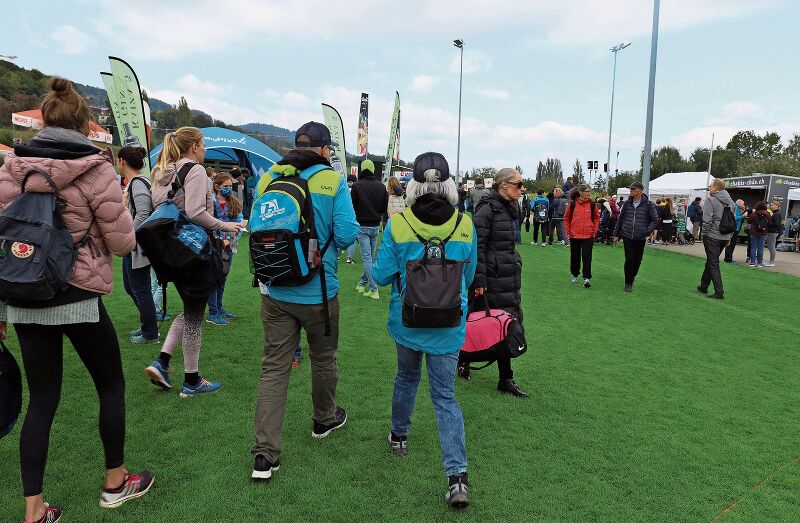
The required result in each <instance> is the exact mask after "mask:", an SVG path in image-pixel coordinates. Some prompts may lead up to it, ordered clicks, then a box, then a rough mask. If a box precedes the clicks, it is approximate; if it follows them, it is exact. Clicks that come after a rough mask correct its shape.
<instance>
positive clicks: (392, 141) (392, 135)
mask: <svg viewBox="0 0 800 523" xmlns="http://www.w3.org/2000/svg"><path fill="white" fill-rule="evenodd" d="M398 125H400V93H398V92H397V91H395V93H394V112H393V113H392V126H391V127H390V128H389V148H388V149H387V151H386V165H385V166H384V171H383V183H388V182H389V177H390V176H391V175H392V163H393V160H394V150H395V147H396V146H397V130H398V129H397V127H398Z"/></svg>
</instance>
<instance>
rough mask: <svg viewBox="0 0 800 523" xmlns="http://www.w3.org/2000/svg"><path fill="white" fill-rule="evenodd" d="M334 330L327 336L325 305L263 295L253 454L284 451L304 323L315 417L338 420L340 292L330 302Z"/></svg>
mask: <svg viewBox="0 0 800 523" xmlns="http://www.w3.org/2000/svg"><path fill="white" fill-rule="evenodd" d="M328 306H329V308H330V316H331V334H330V336H325V316H324V313H323V309H322V305H301V304H297V303H288V302H285V301H278V300H275V299H272V298H270V297H269V296H262V297H261V322H262V323H263V324H264V354H263V356H262V358H261V381H260V382H259V385H258V398H257V400H256V431H255V432H256V442H255V444H254V445H253V447H252V449H251V452H252V454H253V455H254V456H255V455H258V454H261V455H262V456H264V457H265V458H267V460H268V461H270V462H272V463H274V462H275V461H276V460H277V459H278V456H280V453H281V429H282V428H283V418H284V414H285V412H286V395H287V392H288V390H289V376H290V374H291V372H292V358H293V357H294V350H295V347H297V344H298V342H299V341H300V329H301V328H302V329H304V330H305V331H306V338H307V339H308V348H309V356H310V358H311V401H312V403H313V405H314V409H313V413H312V416H311V419H312V420H313V421H316V422H319V423H322V424H324V425H327V424H330V423H333V420H334V416H335V414H336V385H337V384H338V383H339V368H338V366H337V365H336V349H337V347H338V344H339V298H338V297H336V298H333V299H332V300H331V301H330V302H328Z"/></svg>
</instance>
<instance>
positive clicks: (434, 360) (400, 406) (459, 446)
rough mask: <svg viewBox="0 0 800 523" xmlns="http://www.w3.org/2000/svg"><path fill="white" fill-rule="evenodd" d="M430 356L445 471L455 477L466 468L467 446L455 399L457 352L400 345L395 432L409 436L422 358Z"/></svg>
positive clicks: (435, 409)
mask: <svg viewBox="0 0 800 523" xmlns="http://www.w3.org/2000/svg"><path fill="white" fill-rule="evenodd" d="M423 356H426V357H427V361H428V363H427V367H428V384H429V386H430V393H431V401H432V402H433V410H434V412H435V413H436V421H437V423H438V424H439V444H440V445H441V447H442V463H443V464H444V471H445V474H446V475H448V476H453V475H456V474H461V473H462V472H466V471H467V448H466V443H465V441H464V418H463V417H462V416H461V407H459V406H458V401H456V389H455V383H456V368H457V367H458V353H457V352H454V353H452V354H440V355H436V354H425V353H422V352H419V351H416V350H413V349H409V348H408V347H405V346H403V345H400V344H399V343H398V344H397V377H396V378H395V379H394V396H393V398H392V432H393V433H395V434H396V435H397V436H407V435H408V430H409V428H410V427H411V414H413V412H414V405H415V404H416V401H417V388H418V387H419V379H420V375H421V373H422V357H423Z"/></svg>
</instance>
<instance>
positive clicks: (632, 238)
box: [614, 182, 659, 292]
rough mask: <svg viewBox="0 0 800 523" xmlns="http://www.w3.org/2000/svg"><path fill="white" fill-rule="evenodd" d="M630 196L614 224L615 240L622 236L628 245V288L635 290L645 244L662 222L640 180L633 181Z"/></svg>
mask: <svg viewBox="0 0 800 523" xmlns="http://www.w3.org/2000/svg"><path fill="white" fill-rule="evenodd" d="M629 189H630V190H631V194H630V198H628V200H627V201H626V202H625V203H624V204H622V209H620V213H619V218H618V219H617V224H616V225H615V226H614V243H615V244H616V243H617V242H619V239H620V238H622V245H623V246H624V247H625V292H631V291H633V280H634V279H636V275H637V274H639V267H640V266H641V265H642V256H643V255H644V246H645V242H646V241H647V237H648V236H650V233H652V232H653V231H654V230H656V228H657V227H658V224H659V218H658V210H657V209H656V205H655V204H654V203H653V202H651V201H650V199H649V198H647V195H646V194H644V193H643V192H642V190H643V189H644V186H643V185H642V184H641V182H633V183H632V184H631V185H630V187H629Z"/></svg>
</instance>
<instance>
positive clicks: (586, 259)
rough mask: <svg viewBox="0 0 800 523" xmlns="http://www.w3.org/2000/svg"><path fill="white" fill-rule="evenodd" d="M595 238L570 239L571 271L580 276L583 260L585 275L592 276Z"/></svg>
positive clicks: (586, 276)
mask: <svg viewBox="0 0 800 523" xmlns="http://www.w3.org/2000/svg"><path fill="white" fill-rule="evenodd" d="M593 246H594V238H586V239H581V238H571V239H570V240H569V254H570V256H569V271H570V273H572V275H573V276H574V277H576V278H577V277H578V273H579V272H580V269H581V262H583V277H584V278H588V279H591V278H592V247H593Z"/></svg>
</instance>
